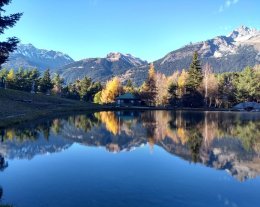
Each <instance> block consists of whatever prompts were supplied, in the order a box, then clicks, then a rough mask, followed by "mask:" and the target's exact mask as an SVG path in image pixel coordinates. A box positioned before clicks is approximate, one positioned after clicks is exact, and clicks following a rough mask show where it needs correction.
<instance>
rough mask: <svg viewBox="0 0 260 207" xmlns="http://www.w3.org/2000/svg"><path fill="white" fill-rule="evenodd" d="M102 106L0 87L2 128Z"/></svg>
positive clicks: (0, 125)
mask: <svg viewBox="0 0 260 207" xmlns="http://www.w3.org/2000/svg"><path fill="white" fill-rule="evenodd" d="M102 108H104V107H102ZM102 108H101V106H99V105H96V104H91V103H85V102H80V101H74V100H69V99H64V98H60V97H57V96H46V95H43V94H31V93H26V92H22V91H16V90H10V89H6V90H5V89H0V128H2V127H6V126H9V125H13V124H20V123H22V122H26V121H31V120H35V119H37V118H43V117H46V116H58V115H63V114H69V113H72V112H80V111H95V110H101V109H102Z"/></svg>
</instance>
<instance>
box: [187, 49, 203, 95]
mask: <svg viewBox="0 0 260 207" xmlns="http://www.w3.org/2000/svg"><path fill="white" fill-rule="evenodd" d="M202 80H203V73H202V68H201V64H200V60H199V57H198V53H197V52H195V53H194V55H193V60H192V63H191V65H190V69H189V71H188V78H187V83H186V86H187V89H188V90H189V91H190V92H192V91H195V90H197V89H198V88H199V86H200V85H201V83H202Z"/></svg>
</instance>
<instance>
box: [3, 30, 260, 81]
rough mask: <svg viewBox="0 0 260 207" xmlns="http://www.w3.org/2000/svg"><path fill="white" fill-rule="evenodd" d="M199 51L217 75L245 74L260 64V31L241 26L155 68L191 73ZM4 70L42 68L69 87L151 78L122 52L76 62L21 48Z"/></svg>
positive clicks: (178, 52)
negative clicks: (85, 81) (89, 81)
mask: <svg viewBox="0 0 260 207" xmlns="http://www.w3.org/2000/svg"><path fill="white" fill-rule="evenodd" d="M195 51H197V52H198V54H199V56H200V59H201V62H202V64H205V63H206V62H208V63H210V65H211V66H212V68H213V70H214V72H230V71H241V70H242V69H243V68H245V67H246V66H254V65H256V64H260V31H259V30H257V29H253V28H249V27H246V26H241V27H239V28H237V29H235V30H234V31H232V32H231V33H230V34H229V35H227V36H217V37H215V38H213V39H209V40H206V41H202V42H197V43H190V44H188V45H186V46H184V47H182V48H180V49H177V50H174V51H172V52H170V53H168V54H167V55H165V56H164V57H163V58H161V59H159V60H156V61H154V65H155V68H156V70H157V71H159V72H162V73H164V74H166V75H170V74H172V73H173V72H174V71H176V70H182V69H187V68H189V65H190V63H191V60H192V55H193V53H194V52H195ZM3 67H5V68H15V69H17V68H19V67H24V68H38V69H39V70H40V71H43V70H45V69H47V68H49V69H50V70H51V71H52V72H57V73H59V74H61V76H62V77H63V78H64V79H65V81H66V82H67V83H68V82H73V81H75V80H76V79H81V78H83V77H84V76H88V77H90V78H92V79H93V80H95V81H101V82H105V81H106V80H108V79H109V78H111V77H113V76H119V77H120V78H121V79H122V80H123V81H125V80H127V79H132V80H133V81H134V82H135V83H136V84H138V85H139V84H141V83H142V82H143V81H144V80H145V78H146V76H147V71H148V68H149V63H148V62H147V61H144V60H141V59H140V58H137V57H134V56H132V55H130V54H122V53H119V52H113V53H109V54H108V55H107V56H106V57H104V58H86V59H83V60H79V61H74V60H73V59H72V58H71V57H70V56H68V55H66V54H63V53H61V52H56V51H52V50H51V51H48V50H42V49H37V48H35V47H34V46H33V45H31V44H27V45H24V44H20V45H19V46H18V49H17V50H16V51H15V52H14V53H13V54H11V56H10V58H9V61H8V62H7V63H6V64H5V65H4V66H3Z"/></svg>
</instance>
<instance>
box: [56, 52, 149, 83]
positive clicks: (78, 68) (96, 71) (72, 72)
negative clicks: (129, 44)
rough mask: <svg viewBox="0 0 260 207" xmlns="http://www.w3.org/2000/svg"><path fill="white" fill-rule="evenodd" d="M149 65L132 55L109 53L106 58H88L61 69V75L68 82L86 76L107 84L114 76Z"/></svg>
mask: <svg viewBox="0 0 260 207" xmlns="http://www.w3.org/2000/svg"><path fill="white" fill-rule="evenodd" d="M147 64H148V63H147V62H146V61H143V60H141V59H139V58H136V57H134V56H132V55H130V54H126V55H124V54H121V53H109V54H108V55H107V57H105V58H87V59H84V60H80V61H76V62H74V63H71V64H68V65H66V66H64V67H63V68H62V69H60V70H59V73H60V74H61V76H62V77H63V78H64V79H65V80H66V82H73V81H75V80H76V79H82V78H83V77H85V76H88V77H90V78H92V79H93V80H95V81H101V82H105V81H106V80H108V79H110V78H111V77H113V76H120V75H127V71H128V70H129V69H133V68H138V67H141V66H143V65H147Z"/></svg>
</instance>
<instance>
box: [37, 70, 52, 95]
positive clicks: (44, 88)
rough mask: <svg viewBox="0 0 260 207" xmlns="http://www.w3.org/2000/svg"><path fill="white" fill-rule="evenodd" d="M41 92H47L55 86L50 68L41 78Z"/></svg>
mask: <svg viewBox="0 0 260 207" xmlns="http://www.w3.org/2000/svg"><path fill="white" fill-rule="evenodd" d="M39 87H40V92H42V93H46V92H49V91H50V90H51V89H52V88H53V83H52V81H51V75H50V70H49V69H48V70H46V71H45V72H44V74H43V77H42V78H41V79H40V84H39Z"/></svg>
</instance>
